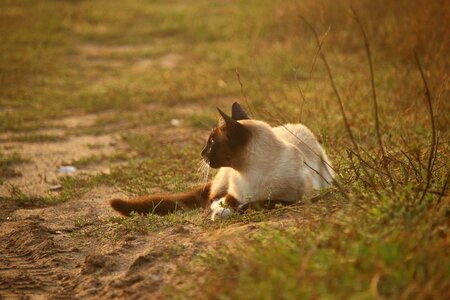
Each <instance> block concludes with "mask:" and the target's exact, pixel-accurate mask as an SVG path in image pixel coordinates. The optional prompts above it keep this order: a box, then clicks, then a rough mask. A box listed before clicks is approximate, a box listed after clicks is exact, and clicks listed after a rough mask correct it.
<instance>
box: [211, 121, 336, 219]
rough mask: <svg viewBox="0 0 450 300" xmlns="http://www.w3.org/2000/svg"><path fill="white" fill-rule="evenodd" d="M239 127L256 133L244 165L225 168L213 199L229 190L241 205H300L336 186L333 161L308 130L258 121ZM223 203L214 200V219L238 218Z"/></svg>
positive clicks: (252, 137)
mask: <svg viewBox="0 0 450 300" xmlns="http://www.w3.org/2000/svg"><path fill="white" fill-rule="evenodd" d="M239 123H241V124H242V125H244V126H245V127H247V128H248V129H249V130H250V131H251V139H250V142H249V144H248V145H247V146H246V148H245V150H244V159H243V161H244V164H243V165H241V166H239V167H238V168H237V169H232V168H220V170H219V172H218V173H217V175H216V176H215V178H214V180H213V184H212V187H211V195H217V194H220V193H222V192H224V191H226V192H227V193H228V194H230V195H231V196H233V197H234V198H236V199H237V200H238V201H239V203H241V204H244V203H248V202H253V201H260V200H270V199H273V200H284V201H292V202H297V201H298V200H300V198H301V197H302V196H304V195H309V194H311V192H312V191H313V190H314V189H316V190H318V189H322V188H325V187H327V186H329V185H330V184H331V182H332V180H333V177H334V173H333V170H332V169H331V167H330V162H329V160H328V157H327V156H326V154H325V152H324V150H323V148H322V146H321V145H320V144H319V142H318V141H317V139H316V137H315V136H314V134H313V133H312V132H311V131H310V130H309V129H308V128H307V127H306V126H304V125H302V124H286V125H284V126H280V127H270V126H269V125H268V124H267V123H265V122H262V121H257V120H241V121H239ZM308 166H309V167H308ZM319 174H320V175H319ZM223 200H224V199H223V198H222V199H214V201H213V203H212V204H211V210H212V219H213V220H215V219H217V218H221V217H222V218H224V217H228V216H229V215H230V214H231V213H232V210H230V209H229V208H226V207H224V206H223V205H222V203H223Z"/></svg>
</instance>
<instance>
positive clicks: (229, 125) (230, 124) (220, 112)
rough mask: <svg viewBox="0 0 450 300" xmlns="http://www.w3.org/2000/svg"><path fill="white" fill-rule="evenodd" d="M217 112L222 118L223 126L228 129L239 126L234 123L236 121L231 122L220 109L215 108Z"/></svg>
mask: <svg viewBox="0 0 450 300" xmlns="http://www.w3.org/2000/svg"><path fill="white" fill-rule="evenodd" d="M217 110H218V111H219V114H220V115H221V116H222V118H223V120H224V121H225V124H226V125H227V127H228V128H230V129H232V128H233V127H236V126H237V125H239V123H238V122H236V120H233V119H232V118H231V117H229V116H228V115H227V114H226V113H224V112H223V111H222V110H221V109H220V108H217Z"/></svg>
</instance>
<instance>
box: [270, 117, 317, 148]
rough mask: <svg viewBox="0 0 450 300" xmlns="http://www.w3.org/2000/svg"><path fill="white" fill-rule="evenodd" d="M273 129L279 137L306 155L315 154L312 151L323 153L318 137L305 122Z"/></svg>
mask: <svg viewBox="0 0 450 300" xmlns="http://www.w3.org/2000/svg"><path fill="white" fill-rule="evenodd" d="M273 131H274V132H275V134H276V135H277V136H278V137H279V138H281V139H283V140H285V141H286V142H288V143H291V144H293V145H295V146H296V147H297V148H299V149H300V150H301V151H302V152H303V153H304V154H305V155H306V156H310V155H311V154H313V153H310V152H311V151H314V152H316V153H322V147H321V146H320V144H319V142H318V141H317V138H316V137H315V135H314V134H313V133H312V132H311V130H310V129H309V128H308V127H306V126H305V125H303V124H300V123H298V124H291V123H289V124H285V125H282V126H278V127H274V128H273Z"/></svg>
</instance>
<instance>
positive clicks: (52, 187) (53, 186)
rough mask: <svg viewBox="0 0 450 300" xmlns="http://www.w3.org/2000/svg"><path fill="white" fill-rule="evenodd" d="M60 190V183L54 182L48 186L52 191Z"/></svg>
mask: <svg viewBox="0 0 450 300" xmlns="http://www.w3.org/2000/svg"><path fill="white" fill-rule="evenodd" d="M60 190H62V185H60V184H55V185H52V186H51V187H50V191H52V192H56V191H60Z"/></svg>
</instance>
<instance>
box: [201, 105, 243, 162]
mask: <svg viewBox="0 0 450 300" xmlns="http://www.w3.org/2000/svg"><path fill="white" fill-rule="evenodd" d="M217 110H218V111H219V113H220V115H221V116H222V118H223V120H224V121H225V123H224V124H223V125H221V126H218V127H216V128H214V130H213V131H212V132H211V134H210V136H209V138H208V141H207V143H206V146H205V148H204V149H203V150H202V153H201V155H202V157H203V159H204V160H205V161H206V162H207V163H208V164H209V166H210V167H212V168H220V167H236V166H237V165H239V164H240V163H241V160H242V155H243V152H244V149H245V146H246V145H247V144H248V142H249V140H250V137H251V133H250V130H249V129H248V128H246V127H245V126H244V125H242V124H241V123H239V122H238V121H239V120H244V119H250V118H249V117H248V116H247V114H246V113H245V111H244V110H243V109H242V107H241V106H240V105H239V104H238V103H236V102H235V103H233V106H232V114H231V117H229V116H228V115H227V114H225V113H224V112H223V111H222V110H220V109H219V108H217Z"/></svg>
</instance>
